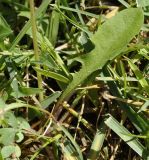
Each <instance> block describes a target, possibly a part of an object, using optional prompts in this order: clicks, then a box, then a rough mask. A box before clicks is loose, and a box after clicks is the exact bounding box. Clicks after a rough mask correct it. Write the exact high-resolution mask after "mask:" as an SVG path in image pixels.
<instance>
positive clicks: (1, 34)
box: [0, 15, 12, 39]
mask: <svg viewBox="0 0 149 160" xmlns="http://www.w3.org/2000/svg"><path fill="white" fill-rule="evenodd" d="M11 33H12V30H11V28H10V27H9V25H8V23H7V22H6V21H5V19H4V18H3V16H2V15H0V39H2V38H5V37H7V36H8V35H9V34H11Z"/></svg>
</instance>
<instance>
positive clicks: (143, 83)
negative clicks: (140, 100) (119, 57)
mask: <svg viewBox="0 0 149 160" xmlns="http://www.w3.org/2000/svg"><path fill="white" fill-rule="evenodd" d="M127 60H128V63H129V66H130V67H131V69H132V70H133V72H134V73H135V75H136V77H137V79H138V81H139V83H140V85H141V86H142V88H143V89H144V90H145V91H146V92H147V93H148V94H149V84H148V82H147V81H146V79H145V78H144V76H143V73H142V72H141V71H140V70H139V68H138V67H137V66H136V65H135V64H134V63H133V62H132V61H131V60H130V59H128V58H127Z"/></svg>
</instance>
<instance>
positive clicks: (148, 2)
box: [136, 0, 149, 7]
mask: <svg viewBox="0 0 149 160" xmlns="http://www.w3.org/2000/svg"><path fill="white" fill-rule="evenodd" d="M136 3H137V6H138V7H146V6H149V0H136Z"/></svg>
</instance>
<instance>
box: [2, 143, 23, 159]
mask: <svg viewBox="0 0 149 160" xmlns="http://www.w3.org/2000/svg"><path fill="white" fill-rule="evenodd" d="M1 154H2V156H3V158H8V157H10V156H11V155H12V154H14V155H15V157H20V156H21V149H20V147H19V146H13V145H9V146H4V147H3V148H2V150H1Z"/></svg>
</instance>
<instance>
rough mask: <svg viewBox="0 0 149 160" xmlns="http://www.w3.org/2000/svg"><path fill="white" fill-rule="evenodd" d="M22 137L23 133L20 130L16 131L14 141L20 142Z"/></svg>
mask: <svg viewBox="0 0 149 160" xmlns="http://www.w3.org/2000/svg"><path fill="white" fill-rule="evenodd" d="M23 139H24V135H23V133H22V132H18V133H16V142H17V143H20V142H21V141H22V140H23Z"/></svg>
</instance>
